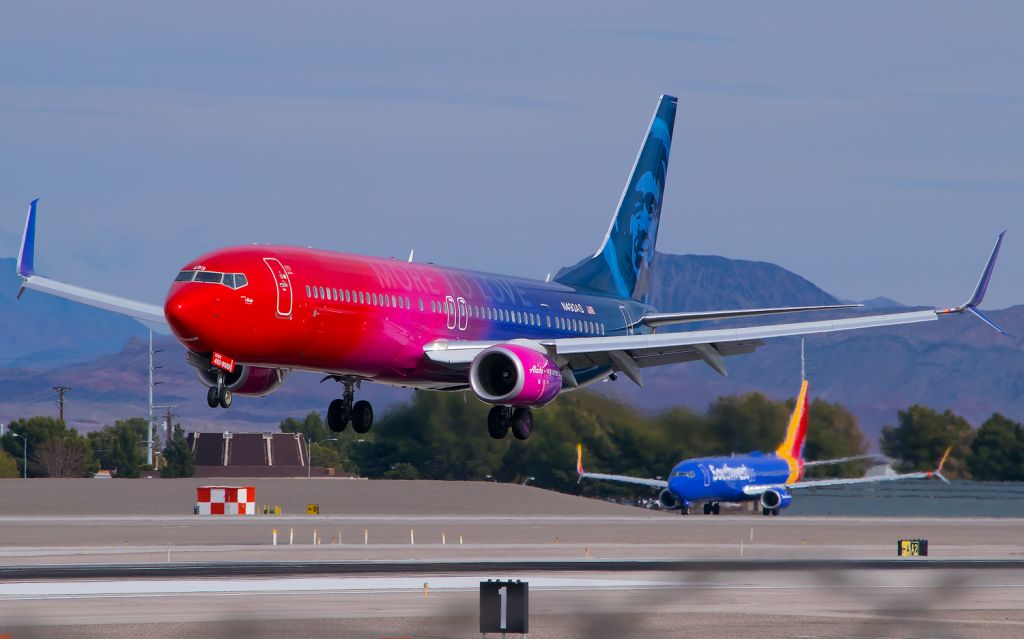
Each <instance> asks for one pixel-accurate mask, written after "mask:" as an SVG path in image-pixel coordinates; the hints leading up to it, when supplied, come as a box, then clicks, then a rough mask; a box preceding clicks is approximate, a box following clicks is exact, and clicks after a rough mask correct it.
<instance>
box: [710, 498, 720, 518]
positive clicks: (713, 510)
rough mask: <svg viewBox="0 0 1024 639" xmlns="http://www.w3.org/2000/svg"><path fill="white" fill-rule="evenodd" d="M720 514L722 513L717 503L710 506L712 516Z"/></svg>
mask: <svg viewBox="0 0 1024 639" xmlns="http://www.w3.org/2000/svg"><path fill="white" fill-rule="evenodd" d="M720 512H722V506H721V505H720V504H719V503H718V502H717V501H716V502H715V503H713V504H711V514H712V515H717V514H718V513H720Z"/></svg>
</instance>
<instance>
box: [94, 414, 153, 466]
mask: <svg viewBox="0 0 1024 639" xmlns="http://www.w3.org/2000/svg"><path fill="white" fill-rule="evenodd" d="M148 427H149V422H148V421H147V420H146V419H145V418H144V417H132V418H131V419H119V420H117V421H115V422H114V425H113V426H104V427H103V428H101V429H100V430H98V431H94V432H92V433H89V442H90V444H91V445H92V449H93V450H94V451H95V455H96V458H97V460H99V463H100V467H101V468H104V469H106V470H111V471H114V473H115V475H116V476H117V477H138V476H139V472H140V471H141V470H142V465H143V464H144V463H145V456H144V454H143V452H142V446H143V445H144V443H145V441H146V435H147V431H148ZM157 441H159V440H158V439H157V438H156V437H154V438H153V442H154V446H156V442H157Z"/></svg>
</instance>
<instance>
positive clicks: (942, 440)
mask: <svg viewBox="0 0 1024 639" xmlns="http://www.w3.org/2000/svg"><path fill="white" fill-rule="evenodd" d="M897 415H898V421H899V424H898V425H897V426H895V427H893V426H886V427H884V428H883V429H882V436H881V439H880V440H879V444H880V447H881V449H882V452H883V453H885V454H886V455H888V456H890V457H893V458H895V459H899V460H902V463H900V464H899V469H900V470H901V471H904V472H913V471H922V470H933V469H934V468H935V466H936V465H937V464H938V463H939V459H940V458H941V457H942V455H943V453H944V452H945V451H946V448H947V447H949V446H952V447H953V451H952V453H951V455H950V457H949V460H948V461H947V463H946V469H945V474H946V476H947V477H950V478H958V479H970V478H971V474H970V472H969V471H968V470H967V464H966V458H967V453H968V451H969V445H970V442H971V437H972V436H973V435H974V431H973V430H972V429H971V425H970V424H968V423H967V420H965V419H964V418H963V417H960V416H958V415H955V414H953V411H951V410H946V411H945V412H943V413H937V412H936V411H935V410H933V409H931V408H928V407H927V406H921V405H920V404H915V405H913V406H911V407H910V408H908V409H907V410H905V411H904V410H901V411H899V412H898V413H897Z"/></svg>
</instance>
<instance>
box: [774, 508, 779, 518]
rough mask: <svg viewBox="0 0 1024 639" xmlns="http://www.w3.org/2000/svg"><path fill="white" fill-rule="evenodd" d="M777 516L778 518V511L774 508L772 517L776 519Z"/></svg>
mask: <svg viewBox="0 0 1024 639" xmlns="http://www.w3.org/2000/svg"><path fill="white" fill-rule="evenodd" d="M778 516H779V509H778V508H776V509H775V510H773V511H772V517H778Z"/></svg>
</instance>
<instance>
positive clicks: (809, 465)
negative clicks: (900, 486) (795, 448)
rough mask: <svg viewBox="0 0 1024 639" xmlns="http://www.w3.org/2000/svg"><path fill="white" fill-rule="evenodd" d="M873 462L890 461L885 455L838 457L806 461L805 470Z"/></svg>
mask: <svg viewBox="0 0 1024 639" xmlns="http://www.w3.org/2000/svg"><path fill="white" fill-rule="evenodd" d="M866 460H871V461H874V462H876V463H883V462H886V461H888V460H889V458H888V457H886V456H885V455H851V456H850V457H836V458H835V459H818V460H815V461H805V462H804V468H813V467H814V466H831V465H832V464H845V463H846V462H852V461H866Z"/></svg>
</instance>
